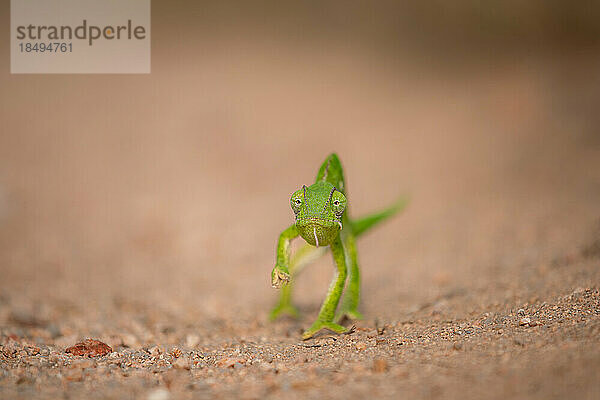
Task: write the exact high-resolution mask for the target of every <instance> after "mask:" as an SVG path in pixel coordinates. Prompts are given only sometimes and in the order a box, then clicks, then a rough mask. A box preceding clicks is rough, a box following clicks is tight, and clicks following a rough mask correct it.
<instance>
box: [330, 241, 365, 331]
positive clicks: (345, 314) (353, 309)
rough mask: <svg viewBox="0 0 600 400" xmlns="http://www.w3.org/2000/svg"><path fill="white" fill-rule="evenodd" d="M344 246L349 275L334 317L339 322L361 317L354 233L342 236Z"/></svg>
mask: <svg viewBox="0 0 600 400" xmlns="http://www.w3.org/2000/svg"><path fill="white" fill-rule="evenodd" d="M344 247H345V249H346V252H347V254H348V262H349V263H350V268H349V271H350V277H349V279H348V287H347V289H346V292H345V294H344V299H343V300H342V305H341V307H340V310H339V312H338V314H337V315H336V317H335V321H336V322H341V321H342V320H343V319H344V318H348V319H353V320H356V319H362V318H363V316H362V314H361V313H360V312H359V311H358V303H359V301H360V271H359V269H358V258H357V255H356V241H355V240H354V234H353V233H352V232H348V233H347V234H346V236H345V238H344Z"/></svg>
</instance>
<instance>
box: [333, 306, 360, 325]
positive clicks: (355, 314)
mask: <svg viewBox="0 0 600 400" xmlns="http://www.w3.org/2000/svg"><path fill="white" fill-rule="evenodd" d="M345 318H348V319H349V320H351V321H357V320H360V319H364V317H363V315H362V314H361V313H360V311H358V310H357V309H353V310H351V309H348V310H345V309H342V310H340V312H339V314H338V315H336V317H335V322H338V323H339V322H342V321H343V320H344V319H345Z"/></svg>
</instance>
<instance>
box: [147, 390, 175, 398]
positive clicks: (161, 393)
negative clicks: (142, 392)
mask: <svg viewBox="0 0 600 400" xmlns="http://www.w3.org/2000/svg"><path fill="white" fill-rule="evenodd" d="M169 398H171V394H170V393H169V391H168V390H166V389H154V390H153V391H151V392H150V393H148V397H146V399H148V400H169Z"/></svg>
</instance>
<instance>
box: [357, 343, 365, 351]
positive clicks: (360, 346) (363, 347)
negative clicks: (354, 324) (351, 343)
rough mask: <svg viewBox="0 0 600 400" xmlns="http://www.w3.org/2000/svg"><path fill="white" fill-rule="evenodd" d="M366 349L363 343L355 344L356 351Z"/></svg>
mask: <svg viewBox="0 0 600 400" xmlns="http://www.w3.org/2000/svg"><path fill="white" fill-rule="evenodd" d="M366 348H367V344H366V343H365V342H358V343H356V350H358V351H363V350H364V349H366Z"/></svg>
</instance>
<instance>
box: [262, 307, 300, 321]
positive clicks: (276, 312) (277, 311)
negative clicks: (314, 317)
mask: <svg viewBox="0 0 600 400" xmlns="http://www.w3.org/2000/svg"><path fill="white" fill-rule="evenodd" d="M283 315H289V316H290V317H292V318H294V319H296V318H298V317H299V316H300V313H299V312H298V309H297V308H296V307H294V306H293V305H291V304H289V303H288V304H282V303H279V304H277V305H276V306H275V307H274V308H273V309H272V310H271V312H270V313H269V320H271V321H275V320H276V319H277V318H279V317H281V316H283Z"/></svg>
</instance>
